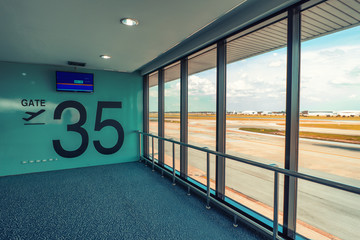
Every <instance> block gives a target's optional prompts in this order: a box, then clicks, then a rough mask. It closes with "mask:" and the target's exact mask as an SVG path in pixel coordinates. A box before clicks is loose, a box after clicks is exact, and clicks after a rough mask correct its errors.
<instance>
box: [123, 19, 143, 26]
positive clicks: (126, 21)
mask: <svg viewBox="0 0 360 240" xmlns="http://www.w3.org/2000/svg"><path fill="white" fill-rule="evenodd" d="M120 22H121V23H122V24H124V25H126V26H136V25H138V24H139V21H138V20H136V19H134V18H122V19H120Z"/></svg>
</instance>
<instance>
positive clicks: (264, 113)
mask: <svg viewBox="0 0 360 240" xmlns="http://www.w3.org/2000/svg"><path fill="white" fill-rule="evenodd" d="M260 114H261V115H273V112H271V111H262V112H261V113H260Z"/></svg>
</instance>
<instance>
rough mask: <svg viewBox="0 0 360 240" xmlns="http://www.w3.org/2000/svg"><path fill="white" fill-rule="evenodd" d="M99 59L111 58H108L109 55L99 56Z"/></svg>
mask: <svg viewBox="0 0 360 240" xmlns="http://www.w3.org/2000/svg"><path fill="white" fill-rule="evenodd" d="M100 57H101V58H102V59H110V58H111V56H109V55H100Z"/></svg>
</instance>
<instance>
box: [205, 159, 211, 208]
mask: <svg viewBox="0 0 360 240" xmlns="http://www.w3.org/2000/svg"><path fill="white" fill-rule="evenodd" d="M210 208H211V207H210V153H208V152H207V153H206V209H210Z"/></svg>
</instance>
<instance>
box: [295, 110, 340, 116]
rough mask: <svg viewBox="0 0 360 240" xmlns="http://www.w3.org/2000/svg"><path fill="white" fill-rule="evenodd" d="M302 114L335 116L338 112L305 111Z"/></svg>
mask: <svg viewBox="0 0 360 240" xmlns="http://www.w3.org/2000/svg"><path fill="white" fill-rule="evenodd" d="M302 115H303V116H304V117H311V116H317V117H333V116H336V112H334V111H303V112H302Z"/></svg>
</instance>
